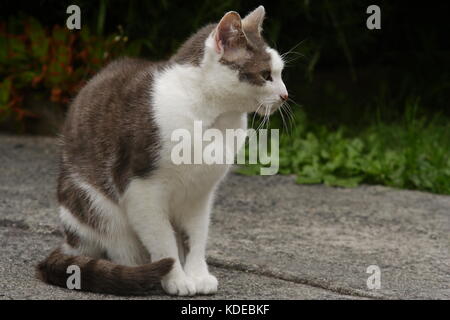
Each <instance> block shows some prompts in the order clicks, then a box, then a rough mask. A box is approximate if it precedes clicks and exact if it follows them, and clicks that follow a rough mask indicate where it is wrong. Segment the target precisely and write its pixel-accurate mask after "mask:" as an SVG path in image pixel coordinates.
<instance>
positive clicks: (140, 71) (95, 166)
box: [61, 58, 159, 196]
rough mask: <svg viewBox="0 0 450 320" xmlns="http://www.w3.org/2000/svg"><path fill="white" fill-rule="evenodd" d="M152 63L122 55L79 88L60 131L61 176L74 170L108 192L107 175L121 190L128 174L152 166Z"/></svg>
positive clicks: (154, 143)
mask: <svg viewBox="0 0 450 320" xmlns="http://www.w3.org/2000/svg"><path fill="white" fill-rule="evenodd" d="M158 67H159V65H158V64H155V63H152V62H149V61H145V60H141V59H132V58H122V59H119V60H116V61H113V62H111V63H110V64H109V65H107V66H106V67H105V68H103V69H102V70H101V71H100V72H99V73H97V74H96V75H95V76H94V77H93V78H92V79H91V80H90V81H89V82H88V83H87V84H86V85H85V86H84V87H83V88H82V89H81V90H80V92H79V93H78V95H77V96H76V97H75V99H74V101H73V102H72V104H71V106H70V107H69V110H68V113H67V116H66V121H65V124H64V128H63V130H62V135H61V141H62V166H61V169H62V173H61V175H62V176H64V175H65V174H66V172H65V171H70V172H71V173H73V172H75V173H76V174H77V175H80V176H82V178H84V179H86V180H88V182H89V183H91V184H92V185H94V186H96V187H98V188H99V189H101V190H103V191H104V192H105V193H109V192H107V190H110V189H111V187H112V186H111V181H108V180H111V179H110V177H111V176H112V178H113V180H114V184H115V185H117V186H118V189H119V191H123V189H124V187H125V185H126V184H127V182H128V181H129V178H130V177H131V176H141V175H145V174H147V173H148V172H149V171H150V170H151V169H152V168H153V167H154V166H155V163H156V158H155V155H156V154H157V152H155V151H156V150H157V149H158V147H159V139H158V132H159V129H158V126H157V124H156V122H155V120H154V117H153V114H152V106H151V104H152V102H151V100H152V97H151V96H152V85H153V81H154V76H155V72H156V70H157V68H158ZM110 195H111V196H112V194H110Z"/></svg>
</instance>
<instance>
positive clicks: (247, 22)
mask: <svg viewBox="0 0 450 320" xmlns="http://www.w3.org/2000/svg"><path fill="white" fill-rule="evenodd" d="M265 15H266V9H264V7H263V6H259V7H258V8H256V9H255V10H253V11H252V12H250V13H249V14H248V15H247V16H246V17H245V18H244V19H242V26H243V28H244V30H245V31H248V32H256V33H257V34H261V31H262V24H263V21H264V16H265Z"/></svg>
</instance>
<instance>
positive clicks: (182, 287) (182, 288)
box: [161, 276, 196, 296]
mask: <svg viewBox="0 0 450 320" xmlns="http://www.w3.org/2000/svg"><path fill="white" fill-rule="evenodd" d="M161 285H162V287H163V289H164V291H165V292H166V293H168V294H171V295H177V296H193V295H195V292H196V290H195V289H196V288H195V283H194V281H193V279H191V278H189V277H186V276H179V277H171V278H167V279H163V280H162V281H161Z"/></svg>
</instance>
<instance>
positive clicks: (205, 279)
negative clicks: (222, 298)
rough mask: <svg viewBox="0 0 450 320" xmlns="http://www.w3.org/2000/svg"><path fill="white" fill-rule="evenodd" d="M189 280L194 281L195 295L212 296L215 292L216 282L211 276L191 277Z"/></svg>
mask: <svg viewBox="0 0 450 320" xmlns="http://www.w3.org/2000/svg"><path fill="white" fill-rule="evenodd" d="M191 278H192V280H194V283H195V290H196V291H197V294H214V293H216V292H217V285H218V281H217V278H216V277H214V276H213V275H212V274H209V273H206V274H204V275H192V276H191Z"/></svg>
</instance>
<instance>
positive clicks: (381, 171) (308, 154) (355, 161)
mask: <svg viewBox="0 0 450 320" xmlns="http://www.w3.org/2000/svg"><path fill="white" fill-rule="evenodd" d="M405 110H406V111H405V114H404V116H403V119H402V120H400V121H397V122H395V123H385V122H383V121H381V120H379V119H378V120H374V121H372V124H370V125H368V126H366V127H365V128H363V129H358V130H355V129H353V130H350V128H348V127H346V126H340V127H338V128H335V129H330V128H328V127H327V126H325V125H318V124H314V123H311V122H310V121H308V119H307V117H306V115H305V114H304V113H302V112H297V113H296V121H295V123H296V124H295V126H294V127H293V128H292V130H290V132H286V131H284V133H282V134H281V135H280V169H279V174H296V175H297V182H298V183H301V184H319V183H324V184H326V185H329V186H339V187H356V186H358V185H359V184H361V183H365V184H380V185H386V186H390V187H395V188H401V189H415V190H423V191H429V192H433V193H440V194H450V125H449V123H450V122H449V119H445V118H439V117H438V116H434V117H433V118H430V117H427V116H424V115H419V107H418V103H417V101H415V102H409V103H408V105H407V106H406V108H405ZM272 122H274V121H272ZM278 125H280V123H276V124H274V125H272V127H273V128H277V127H280V128H281V126H278ZM259 168H260V166H259V165H247V166H245V167H241V168H240V169H239V170H238V172H240V173H242V174H248V175H255V174H259Z"/></svg>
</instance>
